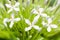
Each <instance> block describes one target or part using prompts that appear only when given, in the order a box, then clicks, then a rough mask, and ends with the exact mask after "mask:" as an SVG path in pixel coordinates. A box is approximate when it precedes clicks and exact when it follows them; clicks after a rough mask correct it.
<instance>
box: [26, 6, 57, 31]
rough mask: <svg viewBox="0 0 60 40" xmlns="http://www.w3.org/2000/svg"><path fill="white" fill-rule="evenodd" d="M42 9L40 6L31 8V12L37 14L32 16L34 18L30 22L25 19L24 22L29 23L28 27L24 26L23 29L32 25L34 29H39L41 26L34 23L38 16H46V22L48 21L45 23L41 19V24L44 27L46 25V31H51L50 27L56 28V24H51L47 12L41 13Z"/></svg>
mask: <svg viewBox="0 0 60 40" xmlns="http://www.w3.org/2000/svg"><path fill="white" fill-rule="evenodd" d="M43 11H44V9H43V8H40V7H38V9H35V8H34V9H33V10H32V13H33V14H37V16H36V17H35V18H34V20H33V22H32V23H31V22H30V21H29V20H28V19H26V20H25V22H26V23H27V24H28V25H30V26H29V27H27V28H25V31H29V30H31V28H32V27H33V28H34V29H36V30H38V31H40V30H41V29H42V28H40V27H39V26H36V25H34V24H35V23H36V22H37V21H38V19H39V17H40V16H41V17H45V18H47V22H48V23H46V22H45V21H42V25H43V26H44V27H47V31H48V32H50V31H51V28H57V25H55V24H52V18H50V17H49V16H48V15H47V14H45V13H43Z"/></svg>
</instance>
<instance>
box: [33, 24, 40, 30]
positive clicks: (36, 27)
mask: <svg viewBox="0 0 60 40" xmlns="http://www.w3.org/2000/svg"><path fill="white" fill-rule="evenodd" d="M33 28H34V29H36V30H38V31H40V30H41V28H40V27H39V26H36V25H34V26H33Z"/></svg>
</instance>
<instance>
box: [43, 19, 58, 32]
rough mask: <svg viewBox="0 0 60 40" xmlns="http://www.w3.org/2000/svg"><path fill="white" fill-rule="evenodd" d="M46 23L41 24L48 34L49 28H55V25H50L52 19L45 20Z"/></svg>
mask: <svg viewBox="0 0 60 40" xmlns="http://www.w3.org/2000/svg"><path fill="white" fill-rule="evenodd" d="M47 21H48V23H45V22H44V21H43V22H42V24H43V26H47V31H48V32H50V31H51V28H57V25H55V24H52V18H48V19H47Z"/></svg>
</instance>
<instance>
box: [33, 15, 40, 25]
mask: <svg viewBox="0 0 60 40" xmlns="http://www.w3.org/2000/svg"><path fill="white" fill-rule="evenodd" d="M39 17H40V15H37V16H36V17H34V20H33V22H32V24H33V25H34V24H35V23H36V22H37V21H38V19H39Z"/></svg>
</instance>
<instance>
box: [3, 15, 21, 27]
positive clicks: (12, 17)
mask: <svg viewBox="0 0 60 40" xmlns="http://www.w3.org/2000/svg"><path fill="white" fill-rule="evenodd" d="M18 21H20V18H14V14H12V15H11V18H10V19H8V18H5V19H4V21H3V23H4V25H5V26H7V22H10V25H9V27H10V28H12V26H13V25H14V22H18Z"/></svg>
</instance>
